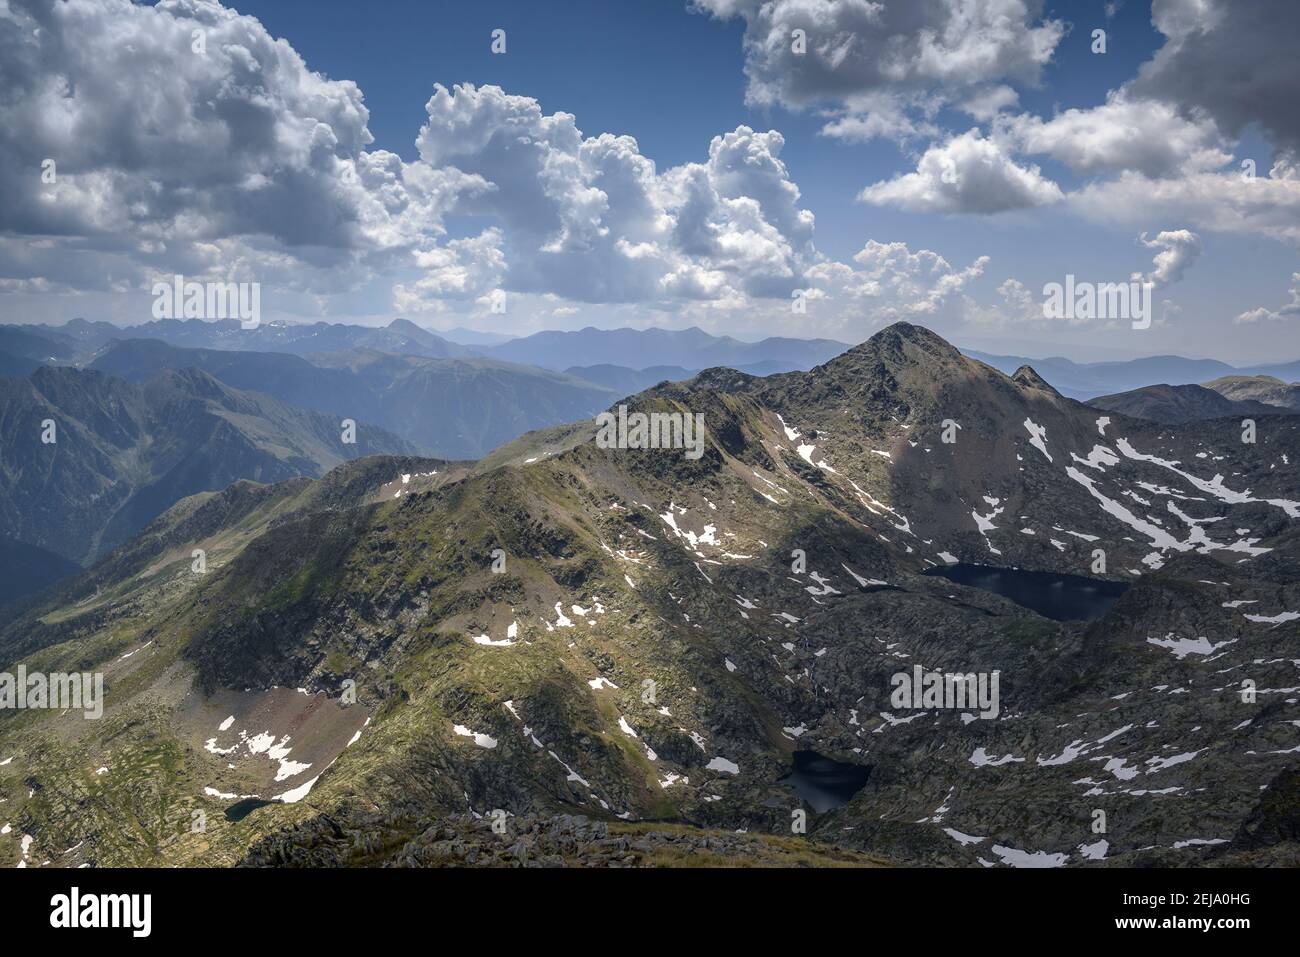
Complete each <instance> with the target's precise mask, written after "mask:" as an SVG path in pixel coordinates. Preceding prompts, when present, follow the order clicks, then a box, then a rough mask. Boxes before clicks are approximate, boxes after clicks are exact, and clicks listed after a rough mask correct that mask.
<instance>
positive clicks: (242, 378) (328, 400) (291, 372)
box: [91, 339, 658, 459]
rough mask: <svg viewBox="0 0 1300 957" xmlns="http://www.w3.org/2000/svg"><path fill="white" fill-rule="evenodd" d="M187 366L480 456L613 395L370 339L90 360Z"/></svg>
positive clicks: (139, 343)
mask: <svg viewBox="0 0 1300 957" xmlns="http://www.w3.org/2000/svg"><path fill="white" fill-rule="evenodd" d="M187 367H195V368H200V369H203V370H204V371H205V372H207V373H208V374H209V375H212V376H213V377H214V378H216V379H219V380H220V381H222V382H224V383H225V384H226V385H228V386H232V387H234V388H238V389H251V390H255V391H262V392H266V393H268V394H269V395H274V396H275V397H276V398H278V399H280V400H281V401H283V402H288V403H291V404H293V405H295V406H300V407H302V408H304V409H314V410H317V411H320V412H329V413H332V414H334V415H338V416H349V417H351V418H354V419H356V420H358V421H362V420H364V421H370V422H382V423H384V426H385V428H387V429H389V430H390V431H392V432H394V433H396V434H398V435H401V436H403V437H404V438H406V439H407V440H409V441H410V442H413V443H416V444H417V445H418V446H420V447H421V448H422V449H424V450H427V451H429V452H430V453H432V454H434V455H438V456H442V457H445V458H455V459H468V458H478V457H480V456H482V455H485V454H487V453H488V452H490V451H491V450H492V449H494V448H496V447H497V446H499V445H502V444H504V443H505V442H509V441H510V440H511V439H514V438H516V437H518V436H520V435H522V434H523V433H525V432H528V431H529V430H531V429H537V428H543V427H545V426H550V425H558V424H559V423H561V422H568V421H572V420H574V419H580V418H585V417H588V416H591V415H594V414H595V413H596V412H599V411H600V410H601V409H604V408H605V407H607V406H608V405H609V404H610V402H611V401H613V400H614V399H615V398H617V396H616V395H615V394H614V393H613V392H612V391H610V390H608V389H607V388H605V387H602V386H599V385H596V384H593V383H590V382H586V381H584V380H581V379H577V378H574V377H573V376H569V375H565V374H563V373H560V372H552V371H548V370H545V369H539V368H535V367H531V366H524V365H518V364H515V363H509V362H502V361H500V360H495V359H490V358H483V357H478V356H473V357H466V358H455V359H435V358H429V357H426V356H420V355H403V354H394V353H389V352H382V351H378V350H374V349H367V348H352V349H347V350H340V351H338V352H332V353H322V354H318V355H313V356H312V357H311V361H309V360H308V359H307V358H304V357H302V356H294V355H289V354H286V353H281V352H243V351H239V352H237V351H232V350H222V349H187V348H181V347H177V346H174V345H170V344H168V343H165V342H159V341H157V340H150V339H128V340H123V341H118V342H114V343H112V344H111V345H110V346H109V347H108V348H106V349H105V350H104V351H103V353H102V354H100V355H99V356H98V357H97V358H96V359H95V360H94V361H93V362H92V363H91V368H93V369H98V370H101V371H104V372H108V373H111V374H113V375H118V376H121V377H123V378H125V379H128V380H129V381H132V382H137V383H138V382H143V381H146V380H148V379H150V378H152V377H153V376H154V375H156V374H158V373H159V372H160V371H162V370H164V369H180V368H187ZM656 381H658V380H656ZM632 391H638V390H632Z"/></svg>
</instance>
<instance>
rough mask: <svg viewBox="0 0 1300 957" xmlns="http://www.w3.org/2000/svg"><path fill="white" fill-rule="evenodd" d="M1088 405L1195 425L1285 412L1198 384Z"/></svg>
mask: <svg viewBox="0 0 1300 957" xmlns="http://www.w3.org/2000/svg"><path fill="white" fill-rule="evenodd" d="M1088 405H1090V406H1092V407H1093V408H1095V409H1105V410H1107V411H1109V412H1122V413H1124V414H1125V415H1131V416H1135V417H1137V418H1142V419H1150V420H1151V421H1153V422H1168V423H1171V424H1177V423H1182V422H1198V421H1201V420H1203V419H1215V418H1219V417H1221V416H1225V415H1233V416H1236V415H1278V414H1280V413H1283V412H1286V411H1288V410H1287V409H1283V408H1278V407H1277V406H1273V405H1266V404H1264V403H1263V402H1256V401H1253V400H1233V399H1229V398H1226V397H1225V396H1222V395H1220V394H1219V393H1218V392H1216V391H1214V390H1213V389H1208V388H1206V387H1205V386H1200V385H1192V384H1188V385H1149V386H1143V387H1142V388H1141V389H1133V390H1131V391H1129V392H1120V393H1117V394H1116V395H1103V396H1099V397H1098V398H1096V399H1090V400H1089V401H1088Z"/></svg>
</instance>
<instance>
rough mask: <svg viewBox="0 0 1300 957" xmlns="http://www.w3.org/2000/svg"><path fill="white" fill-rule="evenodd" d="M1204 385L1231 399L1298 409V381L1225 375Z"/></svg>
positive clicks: (1299, 384) (1299, 404) (1299, 399)
mask: <svg viewBox="0 0 1300 957" xmlns="http://www.w3.org/2000/svg"><path fill="white" fill-rule="evenodd" d="M1205 387H1206V388H1207V389H1213V390H1214V391H1215V392H1217V393H1219V394H1220V395H1222V396H1223V397H1224V398H1227V399H1232V400H1233V401H1237V402H1260V403H1263V404H1265V405H1270V406H1276V407H1278V408H1281V409H1289V410H1291V411H1300V383H1296V382H1293V383H1291V384H1289V385H1288V384H1287V383H1286V382H1283V381H1282V380H1281V379H1278V378H1276V377H1274V376H1270V375H1253V376H1250V375H1227V376H1223V377H1221V378H1218V379H1214V380H1213V381H1210V382H1207V383H1205Z"/></svg>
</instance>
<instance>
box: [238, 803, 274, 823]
mask: <svg viewBox="0 0 1300 957" xmlns="http://www.w3.org/2000/svg"><path fill="white" fill-rule="evenodd" d="M274 803H275V802H274V801H263V800H261V799H260V798H244V799H243V800H242V801H236V802H235V803H234V804H232V805H230V807H228V808H226V820H227V821H242V820H243V819H244V818H246V817H248V815H250V814H252V813H253V812H254V811H256V810H257V809H258V808H259V807H266V806H267V805H268V804H274Z"/></svg>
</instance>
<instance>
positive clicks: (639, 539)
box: [0, 324, 1300, 866]
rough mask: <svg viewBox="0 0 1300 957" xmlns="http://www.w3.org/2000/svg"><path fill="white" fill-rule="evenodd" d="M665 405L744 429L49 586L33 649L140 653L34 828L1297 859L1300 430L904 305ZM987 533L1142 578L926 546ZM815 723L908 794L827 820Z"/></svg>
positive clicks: (274, 842)
mask: <svg viewBox="0 0 1300 957" xmlns="http://www.w3.org/2000/svg"><path fill="white" fill-rule="evenodd" d="M629 404H630V405H631V407H632V408H633V410H637V409H640V410H647V411H660V412H673V411H676V412H690V413H701V414H703V415H704V419H705V422H706V428H707V442H706V445H705V448H704V450H703V454H702V455H701V456H700V457H699V458H698V459H691V458H687V457H685V456H684V455H683V454H682V452H681V451H680V450H666V449H617V448H613V449H611V448H602V447H599V446H598V445H597V444H596V443H595V442H593V441H592V438H593V436H594V434H595V426H594V424H592V423H590V422H587V423H579V424H577V425H574V426H571V427H566V428H562V429H554V430H547V431H544V432H540V433H533V434H529V435H527V436H524V437H523V438H521V439H519V440H518V441H516V442H515V443H512V444H511V445H509V446H507V447H505V448H503V449H500V450H498V451H497V452H496V453H494V454H493V455H492V456H490V457H488V458H487V459H485V460H484V461H482V462H480V463H478V464H477V465H475V466H474V467H472V468H468V467H464V466H457V467H449V466H448V465H447V463H431V464H429V465H426V466H422V465H419V464H418V463H411V462H409V461H405V462H403V461H397V460H392V459H385V458H376V459H371V460H367V461H365V462H361V463H352V464H350V465H348V466H344V467H343V468H344V470H346V471H348V472H349V473H350V475H348V476H343V475H339V474H338V473H331V474H330V475H329V476H327V477H326V478H325V479H324V480H322V481H320V482H314V483H311V482H304V481H302V480H298V481H297V482H294V483H281V484H279V485H274V486H270V487H251V486H247V487H242V488H241V489H239V490H234V491H230V490H228V493H223V499H224V498H225V497H227V496H229V500H228V501H223V502H222V504H220V505H218V506H214V509H215V511H213V514H212V515H211V516H210V517H209V518H208V519H206V520H205V521H204V522H202V523H200V524H199V525H198V526H196V527H195V528H193V529H192V530H189V529H188V528H187V525H186V523H187V522H188V521H191V519H190V518H189V517H188V516H197V515H198V514H199V512H201V511H204V510H205V508H207V507H208V502H206V501H205V502H202V503H199V504H190V503H182V504H181V505H179V506H177V507H176V508H175V509H173V510H172V511H171V512H169V513H168V514H167V515H166V516H164V517H163V519H160V522H161V523H162V524H161V525H159V526H158V527H157V528H156V529H155V530H154V531H153V532H150V533H147V534H146V536H144V537H142V539H141V540H140V541H141V542H142V543H143V542H146V541H147V542H150V543H153V544H149V545H148V546H147V550H148V554H149V556H150V557H149V558H148V559H147V561H146V559H145V558H143V557H136V558H132V557H130V554H131V552H130V549H129V548H128V549H123V550H120V551H119V552H118V553H115V556H110V558H109V559H108V560H107V561H106V562H105V563H104V564H103V565H101V566H100V567H99V568H98V569H96V570H92V572H90V573H89V574H88V575H87V576H85V577H84V578H82V579H78V580H76V581H74V582H72V583H70V584H69V585H68V586H67V587H66V588H64V589H62V590H61V592H60V594H59V595H58V596H56V597H54V598H52V599H51V600H50V601H49V602H47V603H46V604H45V605H43V606H41V607H36V608H32V609H30V610H28V611H27V612H26V613H25V615H24V616H23V617H21V618H19V619H18V620H17V621H15V622H14V623H13V624H11V625H10V626H9V627H7V628H5V629H4V630H2V631H0V667H12V666H13V665H14V664H16V663H17V662H18V661H19V660H21V661H23V662H24V663H27V664H28V666H29V667H32V668H34V667H45V668H47V669H51V670H53V669H55V668H56V667H58V666H62V667H65V668H67V667H71V666H73V665H74V664H75V665H76V666H77V667H81V668H92V667H93V668H96V669H101V668H102V669H103V670H104V672H105V675H106V682H107V684H108V686H109V693H108V709H107V711H106V714H105V717H104V719H103V720H102V721H98V722H94V721H85V720H83V719H82V718H81V717H80V716H78V715H74V714H70V715H64V716H59V715H57V714H48V713H46V714H39V713H33V712H26V713H23V714H22V715H21V716H13V715H9V716H5V717H3V718H0V797H3V798H5V799H6V803H4V804H3V805H0V809H2V810H0V817H3V818H4V820H6V821H8V822H10V823H11V826H12V827H11V831H10V832H8V838H7V839H8V840H10V841H12V844H10V845H6V844H5V843H4V839H0V854H8V855H9V856H10V857H11V859H12V860H13V861H14V862H15V863H16V862H18V861H19V860H25V861H26V862H27V863H28V864H29V866H36V865H37V864H41V863H43V862H45V861H49V862H51V863H52V864H63V865H72V864H79V863H96V864H122V863H178V864H187V863H212V864H234V863H238V862H241V861H243V862H245V863H251V864H279V863H294V862H297V863H312V862H318V863H326V862H328V863H374V862H392V863H413V864H444V863H458V862H464V863H478V862H480V861H486V862H488V863H506V862H507V860H508V859H510V854H509V853H506V854H504V857H503V854H502V851H501V848H503V847H513V846H514V845H516V844H518V843H520V842H523V843H525V844H526V845H529V846H530V847H531V849H528V848H526V849H525V851H526V853H525V856H527V857H530V859H538V858H546V859H547V860H548V861H550V862H551V863H558V862H559V861H557V860H556V858H559V859H560V860H561V861H563V862H565V863H601V864H612V863H663V862H666V861H680V860H682V859H683V856H684V857H685V859H687V860H690V859H695V860H697V861H698V862H700V863H719V860H718V859H717V856H718V855H721V856H722V857H723V858H732V857H733V856H743V855H745V854H748V853H751V852H753V851H752V845H750V844H746V842H745V841H741V842H739V843H737V842H736V841H734V840H730V839H728V840H721V839H719V840H718V843H716V844H709V843H706V844H701V843H700V842H701V841H713V840H714V837H715V836H716V835H717V834H718V833H719V832H723V831H726V832H732V833H734V832H737V831H740V832H744V833H745V834H746V835H749V836H750V838H754V837H755V836H758V835H764V836H766V837H765V838H764V839H763V840H764V842H765V843H764V846H766V844H767V842H769V841H770V840H774V839H779V840H780V842H781V846H782V847H784V848H786V849H787V851H789V850H790V849H792V848H793V849H796V850H797V849H798V848H800V847H804V848H806V849H807V853H808V854H809V855H811V858H812V859H810V860H809V862H810V863H832V862H834V860H835V859H836V855H850V856H848V857H843V858H841V860H843V861H846V862H851V863H865V862H866V858H870V859H871V860H873V861H874V860H887V861H891V862H903V863H921V864H943V865H964V866H1036V865H1044V866H1064V865H1070V866H1106V865H1108V864H1109V865H1113V864H1121V865H1124V864H1144V865H1145V864H1161V865H1190V864H1197V863H1215V862H1219V863H1223V862H1248V863H1254V864H1277V863H1294V862H1295V861H1296V855H1297V850H1296V844H1295V841H1294V827H1293V822H1292V816H1293V815H1294V808H1293V806H1292V805H1293V803H1294V794H1295V788H1294V783H1293V781H1294V768H1295V764H1296V754H1297V749H1298V748H1300V744H1298V743H1297V715H1296V714H1295V707H1296V702H1297V700H1298V698H1300V687H1298V685H1300V682H1297V677H1296V672H1297V667H1298V664H1297V660H1296V659H1295V658H1294V648H1295V641H1296V637H1297V627H1296V621H1297V619H1300V588H1298V587H1297V585H1296V584H1295V583H1296V582H1297V581H1300V574H1297V572H1298V571H1300V568H1297V556H1298V555H1300V534H1298V531H1300V529H1298V526H1297V519H1300V489H1298V488H1297V485H1298V484H1300V483H1297V482H1296V479H1295V476H1294V470H1293V467H1292V465H1291V463H1292V462H1294V461H1295V460H1296V456H1297V455H1300V430H1298V429H1297V425H1296V424H1295V420H1294V419H1293V418H1291V417H1282V416H1279V417H1270V418H1268V419H1266V420H1261V422H1260V427H1259V430H1258V434H1257V436H1256V441H1255V442H1254V443H1249V444H1248V443H1243V442H1242V437H1241V433H1240V430H1239V428H1238V427H1237V423H1235V422H1232V421H1226V422H1225V421H1218V422H1209V423H1198V424H1196V425H1194V426H1188V427H1183V428H1180V427H1173V426H1162V425H1158V424H1155V423H1151V422H1148V421H1145V420H1138V419H1130V418H1127V417H1125V416H1123V415H1121V414H1119V413H1110V414H1099V413H1098V410H1095V409H1090V408H1087V407H1085V406H1082V405H1079V404H1078V403H1076V402H1073V401H1071V400H1068V399H1065V398H1063V397H1061V396H1060V395H1058V394H1057V393H1056V392H1054V391H1053V390H1052V389H1051V387H1050V386H1048V385H1047V384H1046V383H1045V382H1043V381H1042V380H1041V379H1040V378H1039V377H1038V376H1037V375H1036V373H1034V371H1033V370H1032V369H1029V368H1022V369H1020V370H1017V372H1016V374H1015V375H1014V376H1006V375H1003V374H1002V373H999V372H997V371H996V370H994V369H991V368H989V367H987V366H984V365H982V364H980V363H978V362H976V361H974V360H971V359H967V358H964V357H962V356H961V355H960V354H959V353H958V352H957V351H956V350H955V349H953V348H952V347H951V346H949V345H948V344H947V343H945V342H944V341H943V340H941V339H939V338H938V337H937V336H934V335H933V334H932V333H929V332H928V331H926V330H924V329H921V328H918V327H914V326H908V325H904V324H900V325H896V326H892V327H890V328H888V329H886V330H884V331H882V332H881V333H879V334H878V335H876V336H875V337H873V338H872V339H871V340H869V341H868V342H866V343H864V344H862V345H861V346H858V347H855V348H854V349H852V350H850V351H849V352H847V353H846V354H844V355H842V356H839V357H837V358H836V359H834V360H832V361H830V362H828V363H826V364H825V365H823V366H819V367H817V368H816V369H813V370H811V371H810V372H808V373H791V374H787V375H780V376H773V377H769V378H767V379H755V378H753V377H749V376H746V375H744V374H742V373H737V372H734V371H730V370H722V369H717V370H709V371H707V372H705V373H703V374H701V375H700V376H698V377H697V378H696V379H694V380H692V381H691V382H688V383H666V384H663V385H660V386H658V387H656V388H655V389H652V390H650V391H649V392H647V393H644V394H642V395H640V396H638V397H636V398H635V399H634V400H632V401H631V402H630V403H629ZM946 437H947V438H952V439H953V440H952V441H945V438H946ZM323 485H328V486H330V487H331V488H332V489H333V490H334V491H332V492H329V493H325V492H322V491H320V489H321V486H323ZM223 510H228V516H229V517H228V518H221V517H220V516H221V513H222V511H223ZM198 541H208V542H209V543H210V544H211V545H212V553H213V554H214V555H215V559H210V561H209V565H208V571H207V573H206V574H201V575H200V574H195V573H194V572H193V571H192V570H191V567H190V564H189V562H188V558H187V556H188V554H189V551H188V549H189V548H190V546H191V545H193V544H194V543H195V542H198ZM163 542H165V543H166V544H165V545H164V544H161V543H163ZM1099 551H1100V552H1102V553H1103V555H1102V559H1103V560H1104V570H1102V569H1101V568H1099V566H1098V564H1097V562H1098V555H1097V553H1098V552H1099ZM959 560H960V561H964V562H984V563H989V564H994V565H998V566H1004V567H1019V568H1025V569H1037V570H1041V571H1045V572H1069V573H1075V574H1084V575H1093V576H1095V577H1103V578H1107V579H1111V580H1117V581H1123V582H1126V583H1128V584H1129V585H1130V587H1129V588H1128V590H1127V592H1125V593H1124V595H1123V596H1122V597H1121V598H1120V599H1119V600H1118V602H1116V603H1115V605H1114V606H1113V608H1111V610H1110V611H1109V612H1108V613H1107V614H1106V615H1105V616H1104V617H1102V618H1099V619H1096V620H1093V621H1087V622H1083V621H1056V620H1051V619H1047V618H1043V617H1040V616H1039V615H1037V614H1035V613H1034V612H1032V611H1030V610H1029V609H1027V608H1024V607H1021V606H1019V605H1016V604H1013V603H1012V602H1010V601H1008V600H1006V599H1004V598H1001V597H999V596H997V595H994V594H992V593H990V592H987V591H984V590H980V589H975V588H968V587H964V586H962V585H958V584H955V583H953V582H949V581H946V580H944V579H941V578H937V577H934V576H932V575H927V574H925V573H926V572H927V571H931V570H933V569H935V568H937V567H942V566H947V565H949V564H952V563H956V562H958V561H959ZM142 564H144V565H145V569H144V570H143V571H138V572H137V571H133V570H134V569H138V568H140V567H141V565H142ZM918 665H919V666H922V667H923V668H924V669H925V670H935V671H955V672H961V673H981V674H985V675H988V674H990V673H992V672H994V671H996V672H997V673H998V675H999V677H1000V705H999V708H998V709H997V713H996V715H993V716H991V717H987V718H985V717H980V716H979V715H977V714H975V713H973V709H971V708H969V707H967V708H951V709H937V708H929V709H919V708H918V709H914V708H903V707H900V706H899V705H897V704H895V703H894V701H892V700H891V690H892V687H893V682H894V679H895V676H896V675H898V674H899V673H908V672H910V671H911V669H912V668H913V667H915V666H918ZM797 751H816V752H818V753H820V754H823V755H826V756H829V757H832V758H835V759H837V760H839V761H842V762H845V763H849V764H855V765H860V766H863V767H867V768H869V774H868V776H867V778H866V783H865V784H864V785H863V786H862V787H861V789H860V790H858V791H857V792H856V793H855V794H853V795H852V797H851V799H849V800H848V801H847V803H843V804H842V806H838V807H833V808H832V809H830V810H826V811H818V810H816V807H815V806H814V804H813V803H812V802H811V800H810V799H809V800H807V801H806V800H805V799H804V798H803V797H802V796H801V793H799V792H797V791H796V790H795V789H792V788H791V787H790V786H789V785H788V784H787V783H783V780H782V779H783V778H784V777H785V776H786V775H787V773H788V772H789V770H790V766H791V758H792V755H793V754H794V753H795V752H797ZM268 800H271V801H273V803H270V804H263V803H261V802H264V801H268ZM196 812H198V813H200V814H201V815H202V818H203V821H204V826H203V828H202V829H201V830H197V831H196V830H195V829H194V827H193V825H192V821H193V820H194V819H195V817H194V816H195V814H196ZM1099 812H1100V814H1099ZM574 814H580V815H583V816H585V817H586V818H587V819H588V820H589V821H591V822H598V823H599V824H600V825H602V826H603V827H604V828H605V830H604V831H602V832H600V834H599V835H598V834H596V832H595V831H594V830H592V831H588V832H584V834H583V836H582V837H581V838H579V837H578V836H577V835H576V834H575V832H574V828H575V827H576V825H573V824H572V822H571V819H570V818H566V817H565V815H570V816H571V815H574ZM496 821H502V822H504V823H503V825H502V827H503V829H504V833H503V834H498V833H497V832H496V831H492V832H491V833H492V835H493V837H492V838H491V839H489V838H487V836H486V834H484V833H482V830H483V828H482V822H496ZM470 822H479V823H477V824H476V823H470ZM657 822H671V823H672V824H673V825H675V826H677V827H681V828H685V829H688V830H686V831H684V832H682V835H684V836H682V835H679V837H681V839H680V840H679V839H678V837H674V838H673V839H672V840H671V841H670V840H668V839H667V838H665V839H664V840H663V841H662V842H661V843H660V844H657V843H656V841H658V839H652V838H650V837H649V836H648V835H649V834H650V833H651V832H655V829H656V828H661V829H662V828H663V827H664V826H666V825H660V824H658V823H657ZM1099 822H1101V823H1100V824H1099ZM1289 822H1290V823H1289ZM583 827H584V828H586V827H588V825H583ZM592 827H594V824H593V825H592ZM1099 827H1100V829H1099ZM623 828H627V829H628V830H621V829H623ZM525 835H531V836H530V837H527V838H525ZM24 837H30V838H31V840H30V841H28V842H26V847H25V849H24V846H23V838H24ZM624 838H626V839H627V840H628V841H629V842H635V841H641V840H644V841H648V842H649V843H648V844H647V847H650V848H651V849H653V848H655V847H660V846H662V848H663V849H664V850H665V851H666V852H668V853H667V854H666V856H656V855H655V854H653V853H651V852H650V851H645V852H644V855H648V856H638V853H637V852H636V851H627V847H628V846H630V844H629V845H617V844H615V845H612V846H611V845H609V844H607V843H604V842H607V841H609V840H611V839H615V840H622V839H624ZM747 840H748V839H747ZM747 847H748V848H750V849H748V850H747V849H746V848H747ZM476 848H477V850H475V849H476ZM565 849H568V851H572V852H573V853H568V851H566V850H565ZM791 853H793V851H791ZM853 853H857V854H860V855H864V857H862V858H855V857H852V856H851V855H852V854H853ZM471 854H474V855H475V859H474V860H473V861H471V860H470V855H471ZM566 855H567V856H566ZM628 856H631V857H632V858H633V860H632V861H627V860H626V859H625V858H626V857H628ZM772 860H775V858H772Z"/></svg>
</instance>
